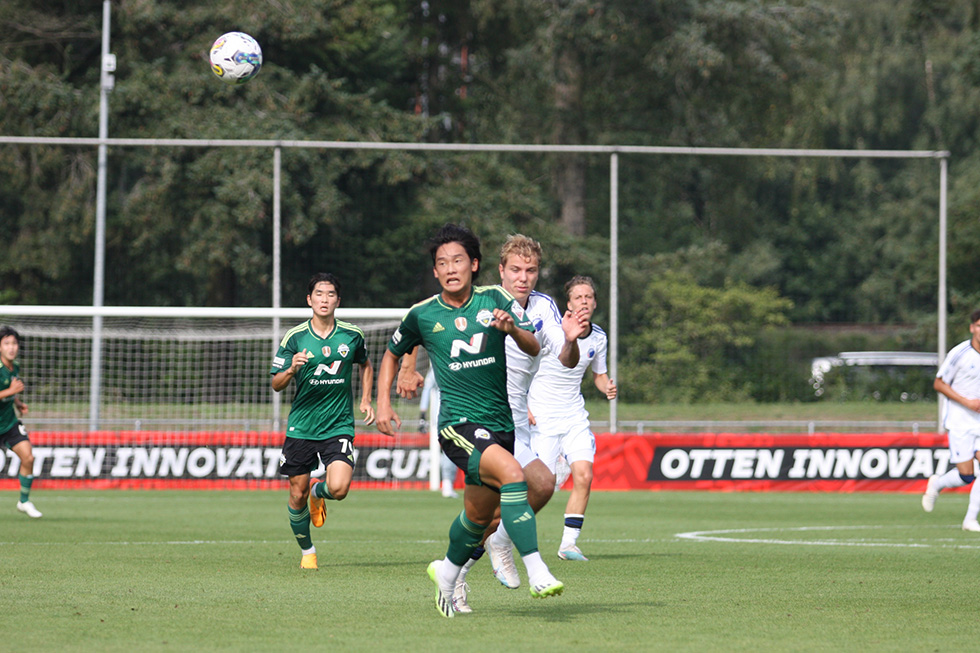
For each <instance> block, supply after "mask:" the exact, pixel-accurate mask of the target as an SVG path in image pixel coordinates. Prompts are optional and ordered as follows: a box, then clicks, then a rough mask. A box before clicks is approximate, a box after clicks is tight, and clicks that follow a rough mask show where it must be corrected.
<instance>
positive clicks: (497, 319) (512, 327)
mask: <svg viewBox="0 0 980 653" xmlns="http://www.w3.org/2000/svg"><path fill="white" fill-rule="evenodd" d="M491 325H493V327H494V328H495V329H497V330H499V331H503V332H504V333H506V334H507V335H509V336H510V337H511V338H513V339H514V342H516V343H517V346H518V348H519V349H520V350H521V351H523V352H524V353H525V354H527V355H528V356H537V355H538V352H539V351H541V343H540V342H538V339H537V338H535V337H534V332H533V331H525V330H524V329H522V328H520V327H519V326H517V325H516V324H515V323H514V318H513V317H511V314H510V313H508V312H507V311H505V310H503V309H500V308H495V309H493V322H491Z"/></svg>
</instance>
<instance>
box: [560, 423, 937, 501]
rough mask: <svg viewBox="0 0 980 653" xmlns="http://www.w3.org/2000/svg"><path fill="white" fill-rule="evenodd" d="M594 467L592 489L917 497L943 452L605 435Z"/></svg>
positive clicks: (847, 438)
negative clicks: (859, 493)
mask: <svg viewBox="0 0 980 653" xmlns="http://www.w3.org/2000/svg"><path fill="white" fill-rule="evenodd" d="M594 467H595V468H594V479H593V482H592V488H593V489H596V490H637V489H647V490H668V489H670V490H757V491H763V490H764V491H773V490H776V491H779V490H788V491H810V492H853V491H886V490H887V491H904V492H911V491H916V492H921V491H922V490H923V489H924V485H925V483H924V481H925V479H927V478H929V476H931V475H932V474H941V473H943V472H945V471H946V469H948V467H949V450H948V449H947V448H946V437H945V436H943V435H939V434H936V433H927V434H922V433H918V434H915V433H874V434H869V433H815V434H809V435H808V434H774V433H758V434H756V433H656V434H644V435H636V434H629V433H603V434H599V435H597V436H596V460H595V466H594ZM566 486H567V483H566Z"/></svg>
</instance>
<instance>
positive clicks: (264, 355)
mask: <svg viewBox="0 0 980 653" xmlns="http://www.w3.org/2000/svg"><path fill="white" fill-rule="evenodd" d="M345 319H348V318H345ZM300 321H301V320H296V319H289V318H281V319H280V324H279V329H278V333H274V326H273V320H272V319H271V318H237V319H233V318H228V319H223V318H180V317H173V318H161V317H105V318H103V324H102V330H101V332H102V356H101V360H102V362H101V389H100V393H99V410H98V416H99V420H98V425H97V427H98V428H99V429H127V430H129V429H137V430H138V429H141V428H146V427H151V426H152V427H153V428H159V427H163V428H167V429H177V430H194V429H205V430H208V429H214V428H223V429H235V430H237V429H243V430H270V429H273V428H275V427H276V425H275V424H274V421H275V419H276V416H275V415H274V412H275V411H274V393H273V391H272V389H271V386H270V378H271V377H270V374H269V369H270V366H271V362H272V356H273V353H274V352H275V349H276V347H277V346H278V343H279V339H280V338H281V337H282V334H283V333H284V332H285V331H286V330H287V329H289V328H290V327H292V326H294V325H295V324H298V323H299V322H300ZM0 323H2V324H9V325H11V326H13V327H14V328H15V329H17V331H18V332H19V333H20V335H21V337H22V345H21V353H20V357H19V361H20V364H21V368H22V375H23V378H24V381H25V384H26V386H27V388H26V390H25V394H24V400H25V401H26V402H27V403H28V404H29V406H30V408H31V410H30V413H29V415H28V416H27V419H26V420H25V421H28V422H29V423H31V424H32V425H33V428H35V429H39V428H53V427H57V428H59V429H65V428H83V427H88V425H89V415H90V405H89V399H90V389H91V363H90V361H91V360H92V335H93V323H92V318H87V317H31V316H16V317H13V316H6V317H5V316H0ZM355 323H356V324H357V325H358V326H359V327H361V329H363V330H364V333H365V338H366V341H367V347H368V354H369V356H370V357H371V359H372V361H373V362H374V364H375V366H377V364H378V363H379V362H380V359H381V355H382V354H383V352H384V348H385V344H386V343H387V340H388V338H389V337H390V336H391V333H392V331H394V329H395V327H396V326H397V325H398V320H397V319H358V320H356V321H355ZM292 395H293V388H292V386H290V388H288V389H287V390H285V391H284V392H283V393H282V395H281V396H282V405H283V407H282V410H281V419H283V420H284V419H285V416H286V415H288V404H289V402H290V401H291V398H292ZM413 416H414V415H413Z"/></svg>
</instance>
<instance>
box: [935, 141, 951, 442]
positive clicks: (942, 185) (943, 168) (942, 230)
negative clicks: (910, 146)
mask: <svg viewBox="0 0 980 653" xmlns="http://www.w3.org/2000/svg"><path fill="white" fill-rule="evenodd" d="M948 171H949V159H948V158H947V157H942V158H941V159H939V306H938V307H937V311H936V312H937V313H938V315H939V318H938V322H939V327H938V330H939V333H938V334H937V338H936V340H937V341H938V349H939V358H938V361H939V364H940V365H942V362H943V359H945V358H946V311H947V310H948V306H947V304H948V302H947V300H946V229H947V227H946V185H947V181H948V180H947V173H948ZM946 401H947V399H946V398H945V397H943V396H942V395H940V397H939V401H938V402H936V403H937V404H938V405H939V416H938V417H937V418H936V432H937V433H944V432H945V429H944V428H943V408H945V405H946Z"/></svg>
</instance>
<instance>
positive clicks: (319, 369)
mask: <svg viewBox="0 0 980 653" xmlns="http://www.w3.org/2000/svg"><path fill="white" fill-rule="evenodd" d="M339 369H340V361H334V362H332V363H330V364H329V365H327V364H326V363H320V364H319V365H317V366H316V372H314V373H313V376H320V375H321V374H323V373H324V372H326V373H327V374H336V373H337V370H339Z"/></svg>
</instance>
